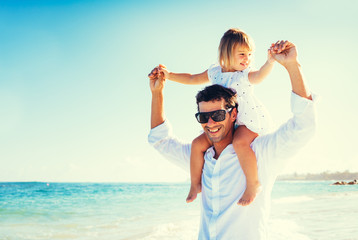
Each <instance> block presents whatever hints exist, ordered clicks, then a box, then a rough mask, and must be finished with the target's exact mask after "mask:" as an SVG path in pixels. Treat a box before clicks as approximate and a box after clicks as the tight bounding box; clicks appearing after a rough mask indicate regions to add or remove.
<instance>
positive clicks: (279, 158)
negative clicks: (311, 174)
mask: <svg viewBox="0 0 358 240" xmlns="http://www.w3.org/2000/svg"><path fill="white" fill-rule="evenodd" d="M312 99H313V100H309V99H306V98H302V97H300V96H298V95H297V94H295V93H293V92H292V95H291V111H292V113H293V117H292V118H291V119H289V120H288V121H287V122H286V123H284V124H283V125H282V126H281V127H279V128H278V129H277V130H276V131H275V132H273V133H271V134H268V135H263V136H259V137H257V138H256V139H255V140H254V142H253V143H252V145H251V146H252V148H253V150H254V151H255V153H256V157H257V159H258V162H259V165H260V164H261V165H262V167H263V168H264V169H265V172H266V174H267V176H269V177H270V178H271V179H275V178H276V177H277V175H278V174H280V172H281V171H282V170H283V169H284V167H285V166H286V164H287V163H288V162H289V158H291V157H292V156H293V155H295V154H296V153H297V152H298V151H299V150H300V149H301V148H302V147H303V146H305V145H306V144H307V142H308V141H309V140H310V139H311V138H312V137H313V135H314V133H315V129H316V113H315V106H314V105H315V104H314V103H315V102H316V101H317V96H316V95H312Z"/></svg>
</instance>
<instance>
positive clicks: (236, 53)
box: [231, 44, 252, 71]
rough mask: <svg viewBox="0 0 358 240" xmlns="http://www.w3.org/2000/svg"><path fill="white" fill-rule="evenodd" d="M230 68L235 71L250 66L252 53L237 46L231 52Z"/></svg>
mask: <svg viewBox="0 0 358 240" xmlns="http://www.w3.org/2000/svg"><path fill="white" fill-rule="evenodd" d="M231 56H232V61H231V62H232V66H231V68H232V69H233V70H235V71H242V70H245V69H246V68H248V67H249V66H250V63H251V59H252V51H251V50H249V49H248V48H244V47H242V46H240V44H237V45H236V46H235V47H234V49H233V52H232V55H231Z"/></svg>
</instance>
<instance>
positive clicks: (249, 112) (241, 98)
mask: <svg viewBox="0 0 358 240" xmlns="http://www.w3.org/2000/svg"><path fill="white" fill-rule="evenodd" d="M249 72H250V68H247V69H245V70H244V71H236V72H224V73H223V72H222V69H221V67H220V66H219V65H212V66H210V68H209V69H208V77H209V80H210V82H211V83H212V84H219V85H222V86H224V87H228V88H233V89H235V90H236V92H237V100H238V103H239V107H238V109H239V112H238V115H237V119H236V123H237V124H238V125H245V126H246V127H247V128H248V129H250V130H251V131H253V132H255V133H258V134H259V135H261V134H264V133H267V132H269V131H270V128H271V117H270V116H269V114H268V112H267V110H266V108H265V107H264V106H263V105H262V103H261V102H260V101H259V100H258V99H257V98H256V97H255V96H254V93H253V86H252V84H251V83H250V82H249Z"/></svg>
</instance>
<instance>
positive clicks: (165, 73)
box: [158, 64, 169, 79]
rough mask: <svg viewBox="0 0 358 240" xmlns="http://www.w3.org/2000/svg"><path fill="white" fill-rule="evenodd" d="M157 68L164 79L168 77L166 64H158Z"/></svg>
mask: <svg viewBox="0 0 358 240" xmlns="http://www.w3.org/2000/svg"><path fill="white" fill-rule="evenodd" d="M158 70H159V73H160V74H163V78H164V79H169V71H168V69H167V67H166V66H164V65H163V64H159V66H158Z"/></svg>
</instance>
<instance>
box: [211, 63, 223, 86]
mask: <svg viewBox="0 0 358 240" xmlns="http://www.w3.org/2000/svg"><path fill="white" fill-rule="evenodd" d="M220 69H221V67H220V66H219V65H217V64H212V65H211V66H210V67H209V68H208V78H209V81H210V82H211V83H212V84H218V82H219V78H218V73H219V71H220Z"/></svg>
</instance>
